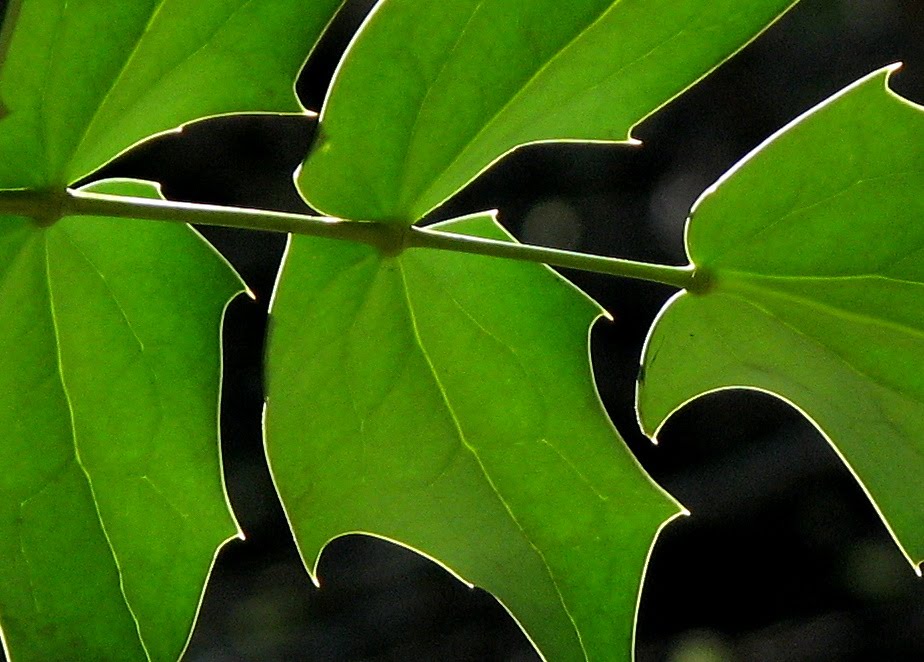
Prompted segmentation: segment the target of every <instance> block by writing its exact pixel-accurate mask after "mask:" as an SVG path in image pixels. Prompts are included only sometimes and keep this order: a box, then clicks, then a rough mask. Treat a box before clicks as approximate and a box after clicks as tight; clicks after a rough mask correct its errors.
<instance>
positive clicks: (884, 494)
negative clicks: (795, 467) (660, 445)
mask: <svg viewBox="0 0 924 662" xmlns="http://www.w3.org/2000/svg"><path fill="white" fill-rule="evenodd" d="M889 71H890V69H884V70H881V71H878V72H876V73H874V74H872V75H871V76H869V77H867V78H865V79H863V80H861V81H859V82H858V83H856V84H855V85H853V86H851V87H850V88H848V89H847V90H845V91H843V92H842V93H841V94H839V95H837V96H835V97H834V98H832V99H830V100H828V101H827V102H825V103H823V104H822V105H820V106H819V107H818V108H816V109H814V110H813V111H811V112H809V113H807V114H806V115H805V116H803V117H801V118H800V119H798V120H797V121H796V122H794V123H793V124H792V125H790V126H789V127H787V128H786V129H784V130H783V131H782V132H780V133H779V134H778V135H777V136H775V137H774V138H772V139H771V140H769V141H768V142H767V143H765V144H764V145H763V146H762V147H760V148H758V149H757V150H756V151H755V152H754V153H753V154H752V155H751V156H749V157H748V158H747V159H745V161H744V162H742V163H741V164H739V165H738V166H737V167H736V168H735V169H733V170H732V171H731V173H729V174H728V175H726V176H725V178H723V179H722V180H720V181H719V183H718V184H717V185H716V186H715V187H713V189H711V190H710V191H708V192H707V194H706V195H705V196H704V197H703V198H701V200H700V201H699V203H698V204H697V205H696V207H695V208H694V212H693V215H692V217H691V220H690V224H689V227H688V236H687V244H688V252H689V255H690V260H691V261H692V262H693V263H694V264H695V265H696V267H697V269H698V270H702V271H704V272H705V273H706V274H708V275H709V276H710V277H711V280H712V287H711V289H710V290H709V291H708V293H707V294H705V295H703V296H694V295H690V294H686V293H682V294H680V295H679V296H677V297H675V298H674V299H673V300H672V301H671V302H670V303H669V304H668V306H667V307H666V308H665V310H663V311H662V313H661V315H660V317H659V318H658V320H657V322H656V323H655V326H654V328H653V331H652V332H651V335H650V337H649V339H648V342H647V346H646V349H645V356H644V360H643V366H644V373H643V374H644V376H645V377H644V379H643V380H640V381H639V391H638V410H639V418H640V421H641V423H642V426H643V428H644V429H645V430H646V431H647V432H648V433H649V434H651V435H652V436H654V435H655V434H656V433H657V430H658V428H659V427H660V426H661V425H662V424H663V422H664V420H665V419H666V418H667V417H668V416H670V414H671V413H672V412H673V411H675V410H676V409H678V408H679V407H681V406H683V404H684V403H685V402H687V401H688V400H690V399H692V398H695V397H696V396H697V395H699V394H702V393H706V392H709V391H714V390H717V389H721V388H727V387H733V386H743V387H749V388H755V389H760V390H765V391H769V392H771V393H775V394H777V395H779V396H780V397H782V398H783V399H785V400H787V401H788V402H790V403H792V404H793V405H794V406H795V407H798V408H799V409H800V410H801V411H802V412H803V413H804V414H805V415H806V416H807V417H808V418H809V419H810V420H812V422H813V423H814V424H815V425H816V426H817V427H818V429H819V430H821V431H822V433H823V434H824V435H825V436H826V437H827V438H828V439H829V440H830V441H831V442H832V444H833V445H834V447H835V449H836V450H837V451H838V453H839V454H840V455H841V457H842V458H843V460H844V462H845V463H846V464H847V465H848V466H849V467H850V469H851V470H852V471H853V472H854V474H855V475H856V477H857V480H859V481H860V482H861V483H862V485H863V487H864V489H865V490H866V491H867V493H868V494H869V496H870V498H871V499H872V500H873V502H874V503H875V505H876V507H877V508H878V510H879V512H880V514H881V515H882V517H883V519H884V520H885V522H886V524H887V526H889V527H890V531H891V532H892V534H893V535H894V536H895V538H896V540H897V541H898V543H899V545H900V546H901V547H902V549H903V551H904V552H905V554H906V556H907V557H908V560H909V561H911V562H912V564H914V565H917V564H919V563H920V562H921V560H922V559H924V508H922V502H921V494H922V492H924V478H922V477H924V376H922V372H921V366H922V364H924V223H922V222H921V221H922V219H924V196H922V191H924V109H922V108H921V107H918V106H914V105H912V104H911V103H909V102H907V101H905V100H904V99H902V98H900V97H898V96H896V95H895V94H893V93H892V92H891V91H889V90H888V87H887V80H888V75H889ZM916 569H917V568H916Z"/></svg>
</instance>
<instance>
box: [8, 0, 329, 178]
mask: <svg viewBox="0 0 924 662" xmlns="http://www.w3.org/2000/svg"><path fill="white" fill-rule="evenodd" d="M341 3H342V0H273V1H272V2H253V1H252V0H208V1H207V2H204V1H199V0H195V1H194V0H131V1H129V2H127V1H126V0H28V2H23V1H22V0H13V1H12V2H10V3H9V6H8V8H7V13H6V18H5V23H4V26H3V37H2V40H0V41H2V46H0V50H2V52H3V58H2V62H3V68H2V71H0V100H2V103H3V106H4V110H5V111H6V113H7V116H6V117H5V118H4V119H3V121H2V123H0V188H43V187H49V186H51V187H63V186H64V185H67V184H70V183H72V182H74V181H76V180H78V179H80V178H81V177H83V176H84V175H86V174H88V173H90V172H92V171H93V170H96V169H97V168H99V167H100V166H101V165H103V164H104V163H106V162H107V161H109V160H110V159H112V158H113V157H115V156H116V155H118V154H119V153H121V152H123V151H124V150H126V149H127V148H129V147H130V146H131V145H133V144H134V143H136V142H138V141H140V140H143V139H144V138H147V137H149V136H151V135H153V134H155V133H159V132H163V131H167V130H170V129H174V128H175V127H178V126H180V125H181V124H183V123H185V122H190V121H192V120H196V119H200V118H202V117H206V116H211V115H219V114H224V113H235V112H252V111H274V112H293V113H295V112H301V106H300V105H299V104H298V102H297V100H296V98H295V93H294V90H293V83H294V80H295V77H296V74H297V73H298V70H299V67H300V66H301V64H302V62H303V61H304V59H305V56H306V54H307V53H308V51H309V49H310V48H311V47H312V46H313V44H314V43H315V42H316V41H317V39H318V37H319V36H320V34H321V32H322V30H323V29H324V27H325V26H326V25H327V23H328V22H329V21H330V19H331V17H332V16H333V14H334V12H335V11H336V10H337V8H338V7H339V6H340V4H341Z"/></svg>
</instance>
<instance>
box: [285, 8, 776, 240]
mask: <svg viewBox="0 0 924 662" xmlns="http://www.w3.org/2000/svg"><path fill="white" fill-rule="evenodd" d="M793 4H794V2H793V0H751V1H750V2H747V3H741V2H739V1H738V0H667V1H665V0H636V1H634V2H621V1H620V0H573V1H571V2H561V1H560V0H530V1H529V2H523V0H386V1H385V2H383V3H381V4H380V5H379V7H378V8H377V11H375V13H374V14H373V15H372V17H371V18H370V19H369V21H368V22H367V23H366V25H365V26H364V28H363V29H362V31H361V32H360V33H359V35H358V37H357V38H356V39H355V40H354V42H353V44H352V46H351V47H350V49H349V51H348V53H347V55H346V57H345V59H344V61H343V62H342V64H341V66H340V68H339V70H338V73H337V76H336V77H335V79H334V82H333V84H332V88H331V92H330V95H329V97H328V99H327V101H326V102H325V105H324V108H323V111H322V117H321V134H320V138H319V142H318V144H317V146H316V147H315V149H314V150H313V151H312V153H311V155H310V156H309V158H308V160H307V161H306V163H305V164H304V167H303V169H302V171H301V174H300V176H299V183H300V186H301V188H302V190H303V192H304V193H305V196H306V198H307V199H308V201H309V202H310V204H311V205H312V206H314V207H315V208H317V209H319V210H323V211H324V212H326V213H329V214H331V215H334V216H340V217H342V218H351V219H356V220H379V221H391V222H395V223H404V224H407V225H410V224H411V223H413V222H414V221H416V220H418V219H419V218H421V217H422V216H423V215H424V214H426V213H427V212H428V211H429V210H431V209H432V208H434V207H436V206H437V205H439V204H440V203H441V202H443V201H444V200H446V199H447V198H449V197H450V196H451V195H452V194H453V193H455V192H456V191H458V190H459V189H460V188H462V187H463V186H464V185H465V184H466V183H467V182H469V181H470V180H472V179H473V178H474V177H475V176H476V175H478V173H480V172H481V171H482V170H484V169H485V168H487V167H488V166H489V165H490V164H491V163H492V162H493V161H495V160H497V159H498V158H499V157H501V156H502V155H503V154H505V153H506V152H508V151H510V150H512V149H513V148H515V147H517V146H518V145H523V144H525V143H531V142H538V141H548V140H564V139H569V140H608V141H622V142H629V143H631V142H634V141H632V139H631V138H630V130H631V128H632V127H633V126H634V125H635V124H637V123H638V122H639V121H641V120H642V119H643V118H645V117H646V116H648V115H650V114H651V113H653V112H654V111H655V110H657V109H658V108H659V107H661V106H662V105H664V104H665V103H667V102H668V101H669V100H670V99H671V98H673V97H674V96H676V95H677V94H679V93H680V92H682V91H683V90H684V89H686V88H687V87H689V86H690V85H692V84H693V83H695V82H696V81H697V80H699V79H700V78H702V77H703V76H704V75H705V74H706V73H708V72H709V71H710V70H712V69H713V68H714V67H716V66H717V65H718V64H719V63H721V62H722V61H723V60H725V59H726V58H728V57H729V56H730V55H732V54H733V53H734V52H735V51H736V50H738V49H739V48H741V47H742V46H743V45H744V44H745V43H746V42H748V41H749V40H751V39H752V38H753V37H754V36H755V35H756V34H757V33H759V32H760V31H761V30H762V29H764V28H765V27H766V26H767V25H768V24H769V23H771V22H772V21H773V20H774V19H776V18H777V17H778V16H779V15H780V14H781V13H782V12H784V11H785V10H786V9H787V8H788V7H790V6H791V5H793Z"/></svg>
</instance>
